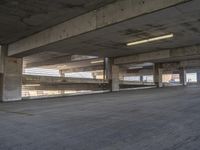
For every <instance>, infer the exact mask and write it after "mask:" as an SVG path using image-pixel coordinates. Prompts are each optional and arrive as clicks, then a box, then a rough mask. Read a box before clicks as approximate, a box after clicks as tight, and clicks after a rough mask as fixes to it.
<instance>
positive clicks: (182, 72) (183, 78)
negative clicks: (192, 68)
mask: <svg viewBox="0 0 200 150" xmlns="http://www.w3.org/2000/svg"><path fill="white" fill-rule="evenodd" d="M180 83H181V84H182V85H183V86H185V85H187V78H186V70H185V69H184V68H181V69H180Z"/></svg>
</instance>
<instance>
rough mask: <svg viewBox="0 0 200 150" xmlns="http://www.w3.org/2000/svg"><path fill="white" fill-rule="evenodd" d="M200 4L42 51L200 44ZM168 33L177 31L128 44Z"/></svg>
mask: <svg viewBox="0 0 200 150" xmlns="http://www.w3.org/2000/svg"><path fill="white" fill-rule="evenodd" d="M199 6H200V1H199V0H193V1H190V2H188V3H185V4H181V5H177V6H174V7H170V8H167V9H164V10H161V11H157V12H154V13H151V14H147V15H143V16H140V17H137V18H134V19H131V20H127V21H124V22H121V23H118V24H114V25H112V26H109V27H105V28H102V29H99V30H96V31H92V32H89V33H86V34H83V35H80V36H76V37H74V38H70V39H68V40H65V41H60V42H57V43H56V44H54V45H52V46H48V48H47V47H43V48H41V49H39V51H40V50H41V51H43V52H42V54H43V56H42V55H41V56H42V57H44V55H46V57H48V54H49V53H56V54H57V55H66V54H79V55H81V54H83V55H94V56H101V57H105V56H110V57H115V56H122V55H129V54H136V53H144V52H149V51H156V50H162V49H171V48H176V47H185V46H191V45H198V44H199V41H200V7H199ZM168 33H174V35H175V36H174V38H172V39H169V40H162V41H157V42H152V43H148V44H147V43H146V44H142V45H138V46H133V47H127V46H126V43H127V42H131V41H136V40H140V39H144V38H149V37H154V36H159V35H163V34H168ZM49 56H50V55H49ZM29 57H30V56H29Z"/></svg>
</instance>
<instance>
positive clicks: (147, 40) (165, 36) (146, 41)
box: [126, 33, 174, 46]
mask: <svg viewBox="0 0 200 150" xmlns="http://www.w3.org/2000/svg"><path fill="white" fill-rule="evenodd" d="M172 37H174V34H172V33H171V34H167V35H162V36H158V37H154V38H149V39H143V40H140V41H135V42H131V43H127V44H126V45H127V46H134V45H139V44H143V43H149V42H153V41H159V40H164V39H169V38H172Z"/></svg>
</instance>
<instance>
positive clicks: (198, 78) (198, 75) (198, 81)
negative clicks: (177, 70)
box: [197, 71, 200, 84]
mask: <svg viewBox="0 0 200 150" xmlns="http://www.w3.org/2000/svg"><path fill="white" fill-rule="evenodd" d="M197 83H198V84H200V71H197Z"/></svg>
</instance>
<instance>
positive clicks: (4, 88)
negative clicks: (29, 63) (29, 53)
mask: <svg viewBox="0 0 200 150" xmlns="http://www.w3.org/2000/svg"><path fill="white" fill-rule="evenodd" d="M0 51H1V53H0V55H1V61H0V66H1V67H0V81H1V82H0V101H3V102H8V101H17V100H21V99H22V98H21V92H22V59H21V58H14V57H7V48H6V46H2V47H1V49H0Z"/></svg>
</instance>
